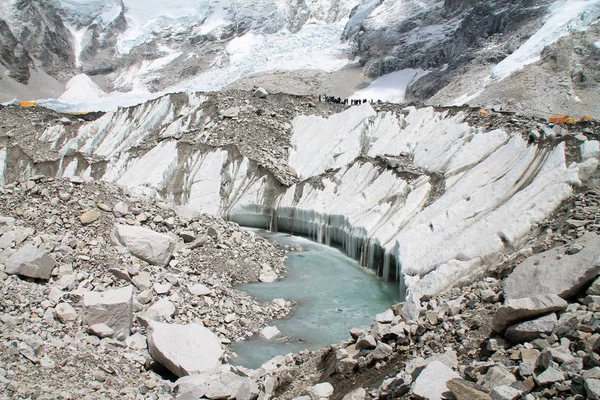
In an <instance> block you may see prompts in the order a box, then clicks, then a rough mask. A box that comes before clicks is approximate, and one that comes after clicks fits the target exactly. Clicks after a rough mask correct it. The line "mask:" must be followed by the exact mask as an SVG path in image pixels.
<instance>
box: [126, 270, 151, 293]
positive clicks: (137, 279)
mask: <svg viewBox="0 0 600 400" xmlns="http://www.w3.org/2000/svg"><path fill="white" fill-rule="evenodd" d="M151 279H152V276H151V275H150V273H148V272H146V271H142V272H140V273H139V274H138V275H136V276H134V277H133V279H132V280H131V281H132V282H133V284H134V285H135V287H137V288H138V289H140V290H144V291H145V290H148V289H150V288H151V287H152V280H151ZM150 293H152V292H150Z"/></svg>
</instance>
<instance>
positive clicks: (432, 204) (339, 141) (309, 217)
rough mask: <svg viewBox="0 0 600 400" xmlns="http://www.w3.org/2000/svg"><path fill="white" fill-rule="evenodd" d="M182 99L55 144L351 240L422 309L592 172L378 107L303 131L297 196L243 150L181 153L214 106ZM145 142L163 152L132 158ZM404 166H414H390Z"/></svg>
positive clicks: (244, 212) (521, 146)
mask: <svg viewBox="0 0 600 400" xmlns="http://www.w3.org/2000/svg"><path fill="white" fill-rule="evenodd" d="M171 96H178V97H177V98H178V100H177V101H176V102H175V101H172V100H171ZM171 96H166V97H163V98H160V99H157V100H154V101H151V102H149V103H147V104H144V105H142V106H138V107H135V108H132V109H129V110H119V111H117V112H115V113H107V114H105V115H104V116H103V117H101V118H99V119H98V120H96V121H93V122H90V123H88V124H85V125H83V126H82V127H81V128H80V129H79V132H78V135H77V136H75V137H74V138H72V139H70V140H69V141H67V142H66V143H64V144H61V145H60V146H58V142H59V141H60V140H61V139H60V137H61V136H62V135H61V133H60V132H58V131H51V130H47V131H46V132H44V134H43V135H42V137H43V140H44V141H45V142H46V143H47V144H48V145H49V146H55V147H56V146H58V147H57V148H58V149H59V150H60V154H62V155H63V156H65V157H68V156H72V155H73V154H76V153H79V154H82V155H85V157H87V158H89V157H90V156H92V155H93V157H94V160H95V161H103V162H104V163H105V167H104V168H103V169H102V171H103V178H102V179H105V180H108V181H114V182H118V183H119V184H122V185H125V186H127V187H128V188H130V189H132V190H134V191H136V192H138V193H145V194H147V195H154V196H157V195H160V196H162V197H163V198H165V199H167V200H169V201H172V202H173V203H175V204H179V205H182V206H186V207H188V208H191V209H193V210H196V211H203V212H208V213H211V214H216V215H222V216H224V217H226V218H229V219H231V220H233V221H236V222H239V223H242V224H244V225H251V226H257V227H263V228H269V227H271V228H273V229H279V230H281V231H287V232H291V233H298V234H302V235H306V236H308V237H310V238H313V239H314V240H317V241H318V242H321V243H325V244H339V245H341V246H342V247H343V248H344V249H345V251H346V252H347V254H349V255H350V256H351V257H353V258H355V259H357V260H360V262H361V263H362V265H364V266H369V267H371V268H373V269H374V270H375V271H376V272H377V273H378V274H379V275H381V276H383V277H384V278H386V279H391V280H397V281H398V282H399V285H400V287H401V289H402V290H404V289H407V290H408V293H407V296H408V298H407V300H408V306H407V307H409V308H410V307H411V305H415V304H416V303H417V300H418V299H419V298H420V296H421V295H423V294H435V293H437V292H439V291H440V290H443V289H444V288H446V287H448V286H450V285H452V284H454V283H456V282H457V281H459V280H461V279H465V278H467V277H469V276H471V275H473V274H477V273H480V272H481V271H483V270H484V269H486V268H488V267H489V266H490V265H493V264H494V263H495V262H496V261H497V260H499V259H501V258H502V257H503V254H505V253H511V252H512V251H513V249H515V248H518V247H519V246H520V244H521V240H522V239H523V238H525V237H527V235H528V232H529V231H530V230H531V229H532V228H533V227H534V226H535V224H536V223H537V222H539V221H541V220H543V219H544V218H545V217H546V216H548V215H549V214H550V213H551V212H552V211H553V210H554V209H555V208H556V207H557V206H558V205H559V204H560V202H561V201H562V200H564V199H566V198H567V197H568V196H569V195H570V194H571V193H572V185H578V184H580V180H579V174H580V173H583V172H584V171H580V168H579V165H578V164H576V163H573V164H570V165H567V164H566V161H565V147H564V144H563V143H561V144H558V145H554V146H552V145H544V146H540V145H537V144H528V143H527V142H526V141H525V140H524V139H522V137H521V136H520V134H515V133H510V132H505V131H503V130H493V131H484V130H482V129H478V128H474V127H471V126H469V125H468V124H467V123H466V122H465V121H464V115H463V114H462V113H457V114H454V115H450V114H448V113H447V112H437V111H435V110H434V109H433V108H422V109H416V108H414V107H408V108H405V109H403V110H402V111H401V112H398V113H394V112H375V111H374V110H373V109H372V107H371V106H370V105H369V104H364V105H361V106H357V107H351V108H349V109H348V110H346V111H344V112H342V113H339V114H333V115H331V116H329V117H328V118H320V117H314V116H312V117H311V116H303V117H297V118H296V119H295V120H294V121H293V124H292V138H291V143H292V147H291V149H290V153H289V165H290V166H291V167H292V168H293V169H294V170H295V171H296V172H297V173H298V174H299V176H300V177H301V178H311V179H310V180H309V181H301V182H299V183H297V184H295V185H293V186H291V187H289V188H287V189H286V188H285V187H281V186H280V185H279V184H278V183H276V182H275V179H274V178H273V177H270V176H269V175H268V174H259V175H257V174H255V173H253V172H252V171H253V165H256V164H255V163H254V161H251V160H249V159H248V158H245V157H240V156H239V154H238V153H236V154H232V153H230V151H228V150H227V149H224V148H212V149H211V148H202V147H200V148H190V147H189V146H188V145H184V144H183V143H180V142H179V141H178V140H177V138H176V137H175V136H176V135H175V136H174V134H173V131H174V130H175V129H169V127H171V126H176V127H178V128H177V129H179V127H181V128H182V129H183V130H185V129H190V128H195V129H199V130H200V131H202V126H200V125H198V124H200V123H201V122H200V116H201V115H202V112H203V111H202V107H203V102H204V101H205V98H204V97H203V96H192V95H185V94H178V95H171ZM175 104H178V106H175ZM182 104H183V105H182ZM176 107H180V108H179V109H178V108H176ZM181 107H184V108H185V113H184V114H185V115H186V116H185V117H183V116H181V113H180V110H181V109H182V108H181ZM161 137H162V138H164V140H161V139H160V138H161ZM53 140H56V142H54V143H53ZM61 143H62V142H61ZM141 143H145V145H146V146H147V145H148V144H152V146H149V147H146V148H147V150H144V151H142V152H140V151H139V150H136V151H135V152H132V151H131V150H132V149H134V148H137V146H139V145H140V144H141ZM597 148H598V146H597V142H595V143H592V142H590V143H584V145H583V146H582V150H581V151H582V154H583V155H585V158H586V160H585V162H586V163H588V164H589V166H588V167H587V168H592V167H593V168H595V167H596V166H597V160H598V157H599V154H598V153H599V152H598V150H597ZM386 160H387V161H386ZM397 160H404V161H403V162H405V163H407V164H406V166H405V167H403V166H402V165H404V164H402V163H400V166H399V167H397V168H396V170H394V169H393V168H390V167H386V165H394V164H393V163H394V162H396V161H397ZM590 160H591V161H590ZM74 162H77V158H75V159H74V161H73V162H71V163H67V165H65V166H64V167H62V168H61V169H60V171H61V172H60V174H62V175H67V174H72V173H76V172H77V171H82V170H85V171H87V172H85V174H87V175H90V174H91V175H94V173H93V169H94V166H93V165H92V166H91V167H87V166H85V165H77V164H73V163H74ZM389 163H391V164H389ZM594 163H595V164H594Z"/></svg>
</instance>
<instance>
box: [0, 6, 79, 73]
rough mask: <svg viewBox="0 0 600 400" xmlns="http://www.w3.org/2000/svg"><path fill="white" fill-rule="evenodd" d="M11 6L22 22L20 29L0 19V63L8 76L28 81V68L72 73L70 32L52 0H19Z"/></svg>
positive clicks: (72, 61)
mask: <svg viewBox="0 0 600 400" xmlns="http://www.w3.org/2000/svg"><path fill="white" fill-rule="evenodd" d="M14 7H15V9H16V10H19V12H18V13H17V14H16V17H17V18H18V20H19V21H18V22H19V23H20V24H22V25H23V28H22V29H20V31H19V32H15V31H12V30H11V27H10V26H9V25H8V24H7V23H6V22H5V21H2V20H0V38H1V39H2V40H1V43H0V62H1V63H2V64H3V65H4V66H6V67H7V68H8V69H9V70H10V72H9V74H10V76H11V77H12V78H14V79H15V80H17V81H18V82H21V83H24V84H27V83H28V81H29V77H30V71H29V69H30V67H33V68H36V67H40V68H42V69H43V70H44V71H45V72H46V73H48V74H49V75H51V76H54V77H55V78H59V79H60V78H66V77H69V76H71V75H72V72H73V71H74V66H75V60H74V54H73V53H74V52H73V46H72V44H71V39H70V37H71V34H70V32H69V30H68V29H67V28H66V27H65V25H64V24H63V21H62V19H61V18H60V16H59V15H58V12H57V10H56V8H55V7H54V6H53V4H52V2H48V1H44V0H19V1H18V2H17V3H16V4H15V6H14Z"/></svg>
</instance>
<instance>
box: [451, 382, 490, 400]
mask: <svg viewBox="0 0 600 400" xmlns="http://www.w3.org/2000/svg"><path fill="white" fill-rule="evenodd" d="M446 386H447V387H448V389H449V390H450V392H452V394H453V395H454V397H455V398H456V400H489V399H490V395H489V394H488V391H487V390H486V389H485V388H484V387H483V386H481V385H478V384H476V383H474V382H469V381H466V380H464V379H460V378H457V379H451V380H449V381H448V382H446Z"/></svg>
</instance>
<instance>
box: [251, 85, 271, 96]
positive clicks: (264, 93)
mask: <svg viewBox="0 0 600 400" xmlns="http://www.w3.org/2000/svg"><path fill="white" fill-rule="evenodd" d="M268 95H269V93H268V92H267V91H266V90H265V89H264V88H261V87H259V88H258V89H256V91H255V92H254V97H258V98H259V99H265V98H267V96H268Z"/></svg>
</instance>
